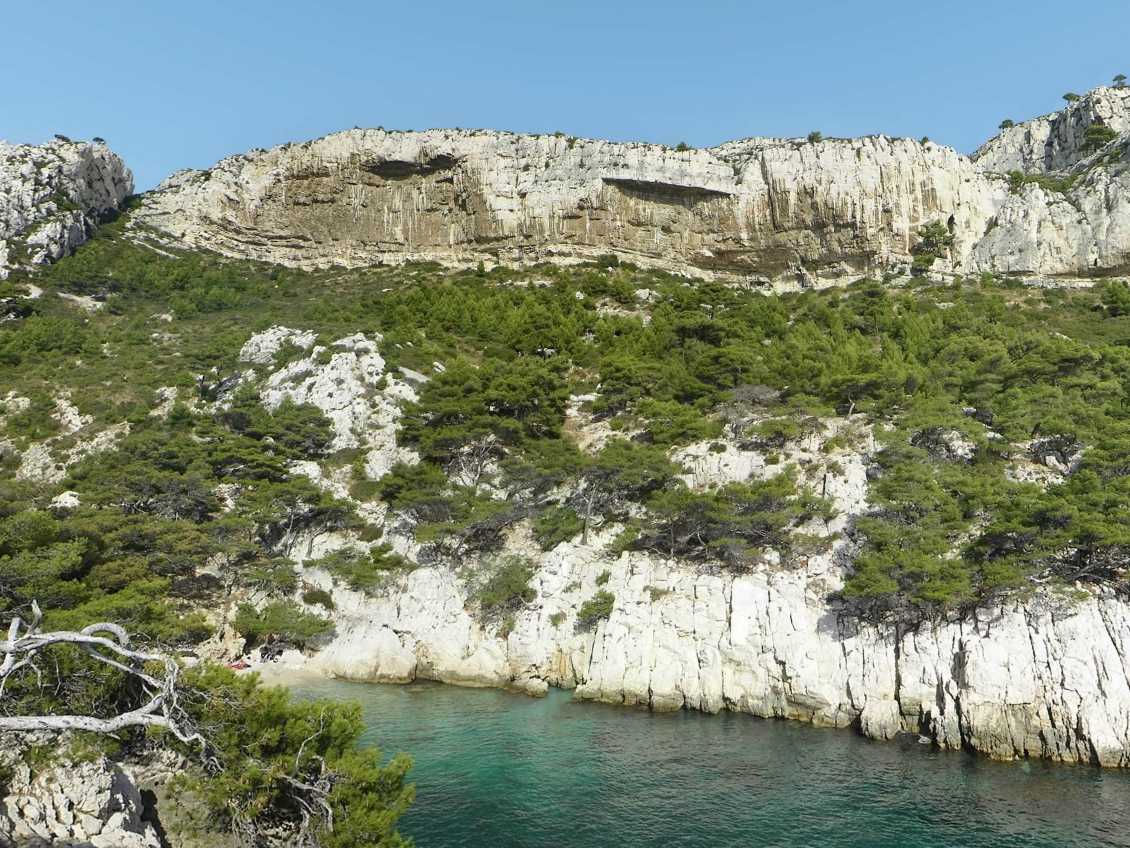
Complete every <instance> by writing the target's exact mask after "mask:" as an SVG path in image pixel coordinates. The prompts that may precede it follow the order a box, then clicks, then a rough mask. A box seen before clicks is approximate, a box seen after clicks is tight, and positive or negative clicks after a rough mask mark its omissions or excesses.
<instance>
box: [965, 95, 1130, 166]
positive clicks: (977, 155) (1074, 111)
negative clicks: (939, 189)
mask: <svg viewBox="0 0 1130 848" xmlns="http://www.w3.org/2000/svg"><path fill="white" fill-rule="evenodd" d="M1096 124H1098V125H1102V126H1107V127H1110V128H1111V129H1112V130H1114V131H1115V132H1116V133H1118V134H1119V135H1125V134H1126V133H1130V88H1105V87H1104V88H1096V89H1094V90H1092V91H1089V92H1087V93H1086V94H1085V95H1083V96H1082V97H1080V98H1079V99H1078V100H1074V101H1072V102H1070V103H1068V104H1067V108H1065V109H1062V110H1060V111H1059V112H1052V113H1051V114H1050V115H1044V116H1043V117H1042V118H1034V119H1032V120H1030V121H1024V122H1023V123H1019V124H1016V125H1015V126H1012V127H1008V128H1006V129H1002V130H1001V133H1000V135H998V136H995V137H994V138H992V139H990V140H989V141H987V142H985V143H984V144H983V145H981V147H979V148H978V149H977V150H976V151H975V152H974V153H973V155H972V157H971V158H972V159H973V161H974V162H976V163H977V166H978V167H979V168H981V170H983V171H993V172H996V173H998V174H1007V173H1008V172H1009V171H1022V172H1024V173H1026V174H1042V173H1047V172H1049V171H1061V170H1063V169H1064V168H1070V167H1071V166H1072V165H1074V164H1076V163H1077V162H1079V161H1080V160H1081V159H1083V158H1085V157H1086V155H1087V139H1086V132H1087V130H1088V129H1089V128H1090V127H1092V126H1094V125H1096Z"/></svg>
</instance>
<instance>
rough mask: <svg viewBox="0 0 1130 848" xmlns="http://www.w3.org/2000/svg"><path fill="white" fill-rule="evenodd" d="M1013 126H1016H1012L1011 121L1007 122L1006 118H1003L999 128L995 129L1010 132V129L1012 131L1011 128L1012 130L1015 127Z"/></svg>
mask: <svg viewBox="0 0 1130 848" xmlns="http://www.w3.org/2000/svg"><path fill="white" fill-rule="evenodd" d="M1015 126H1016V124H1014V123H1013V122H1012V121H1011V120H1009V119H1008V118H1005V119H1004V120H1003V121H1001V123H1000V126H999V127H997V129H1000V130H1010V129H1012V128H1013V127H1015Z"/></svg>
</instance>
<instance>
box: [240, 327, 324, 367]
mask: <svg viewBox="0 0 1130 848" xmlns="http://www.w3.org/2000/svg"><path fill="white" fill-rule="evenodd" d="M317 337H318V335H317V333H314V332H312V331H310V330H294V329H291V328H290V327H278V326H276V327H271V328H270V329H269V330H264V331H263V332H262V333H256V334H255V335H253V336H252V337H251V338H250V339H248V340H247V342H246V343H245V344H244V345H243V347H242V348H240V349H239V360H240V362H253V363H255V364H256V365H270V364H271V362H272V360H274V358H275V354H277V353H278V352H279V350H280V349H281V348H282V346H283V344H284V343H286V342H290V343H291V344H293V345H295V346H296V347H300V348H310V347H311V346H312V345H313V344H314V340H315V339H317Z"/></svg>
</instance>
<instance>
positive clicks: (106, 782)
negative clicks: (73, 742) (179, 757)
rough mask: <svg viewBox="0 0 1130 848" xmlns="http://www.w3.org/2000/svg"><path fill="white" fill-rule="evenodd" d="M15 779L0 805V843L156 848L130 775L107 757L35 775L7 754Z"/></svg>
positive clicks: (157, 842)
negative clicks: (37, 840)
mask: <svg viewBox="0 0 1130 848" xmlns="http://www.w3.org/2000/svg"><path fill="white" fill-rule="evenodd" d="M5 754H7V755H8V756H9V757H11V758H12V761H11V762H10V763H9V765H10V766H11V769H12V773H13V777H12V780H11V782H10V784H9V786H8V789H7V794H6V796H5V797H4V799H3V803H2V806H0V842H2V841H3V838H4V837H5V836H8V837H10V838H12V839H14V840H15V841H16V842H17V843H22V842H24V841H29V840H30V841H34V840H36V839H41V840H45V841H48V842H55V841H59V842H65V843H89V844H90V845H93V846H95V848H160V845H161V841H160V839H159V837H158V836H157V832H156V830H155V829H154V828H153V825H151V824H150V823H149V822H147V821H143V820H142V818H141V815H142V811H143V804H142V799H141V792H140V791H139V790H138V787H137V782H136V780H135V779H134V777H133V775H132V774H131V773H130V772H129V771H128V770H126V769H124V768H123V767H122V766H120V765H118V764H115V763H112V762H110V761H109V760H107V759H106V758H105V757H100V758H99V759H97V760H95V761H93V762H78V763H73V762H70V761H68V760H65V759H63V760H60V761H59V762H57V763H55V764H53V765H49V766H46V767H43V768H41V769H37V770H36V771H35V772H34V773H33V772H32V770H31V769H30V768H29V767H28V766H27V764H26V763H25V762H23V761H22V758H20V757H19V753H18V745H13V747H12V748H11V749H10V750H8V751H5Z"/></svg>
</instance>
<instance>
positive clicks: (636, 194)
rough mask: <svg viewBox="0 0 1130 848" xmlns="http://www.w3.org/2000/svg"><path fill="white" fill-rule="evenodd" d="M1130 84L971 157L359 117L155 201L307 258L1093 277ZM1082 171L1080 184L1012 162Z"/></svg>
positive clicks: (238, 161)
mask: <svg viewBox="0 0 1130 848" xmlns="http://www.w3.org/2000/svg"><path fill="white" fill-rule="evenodd" d="M1128 92H1130V90H1125V91H1124V90H1122V89H1096V90H1095V91H1093V92H1091V93H1089V94H1088V95H1086V96H1085V97H1083V98H1082V99H1080V100H1078V101H1076V102H1073V103H1071V104H1069V105H1068V107H1067V108H1066V109H1064V110H1063V111H1062V112H1059V113H1056V114H1054V115H1050V116H1047V117H1045V118H1038V119H1036V120H1034V121H1028V122H1025V123H1023V124H1020V125H1018V126H1016V127H1013V128H1011V129H1008V130H1005V131H1003V132H1002V133H1001V134H1000V135H999V136H997V137H996V138H995V139H993V140H992V141H991V142H989V143H987V144H986V145H985V146H984V147H982V148H981V149H980V150H979V151H977V153H976V154H975V155H974V157H973V158H972V159H970V158H966V157H965V156H961V155H960V154H958V153H956V152H954V151H953V150H952V149H950V148H947V147H940V146H938V145H935V144H932V143H930V142H924V143H920V142H917V141H914V140H911V139H892V138H885V137H883V136H874V137H868V138H859V139H850V140H848V139H829V140H823V141H818V142H808V141H805V140H801V139H760V138H755V139H747V140H745V141H738V142H731V143H728V144H723V145H721V146H719V147H715V148H711V149H708V150H682V151H680V150H673V149H671V148H668V147H664V146H661V145H649V144H615V143H611V142H605V141H593V140H588V139H574V138H566V137H564V136H523V135H513V134H510V133H498V132H490V131H458V130H456V131H448V130H429V131H427V132H419V133H417V132H408V133H401V132H393V133H390V132H385V131H384V130H351V131H348V132H343V133H338V134H336V135H331V136H327V137H325V138H322V139H319V140H317V141H311V142H306V143H304V144H286V145H282V146H279V147H275V148H272V149H271V150H256V151H252V152H250V153H248V154H246V155H242V156H233V157H231V158H229V159H225V160H223V161H222V162H219V163H218V164H217V165H216V166H215V167H213V168H211V169H210V170H207V171H181V172H179V173H177V174H175V175H173V176H172V177H170V178H169V179H168V180H166V181H165V182H164V183H162V184H161V185H160V186H159V187H158V189H157V190H156V191H154V192H152V193H150V194H148V195H146V196H145V199H144V203H143V208H142V209H141V211H140V212H139V213H138V216H139V220H140V221H142V222H144V223H145V224H148V225H152V226H154V227H157V228H158V229H160V230H163V231H165V232H166V233H167V234H169V235H170V236H172V237H175V239H176V240H177V241H178V242H182V243H187V244H190V245H195V246H197V247H205V248H209V249H212V250H216V251H219V252H220V253H224V254H227V255H231V256H239V257H250V258H254V259H260V260H266V261H270V262H278V263H282V264H284V265H295V266H302V267H315V266H323V267H324V266H329V265H334V264H337V265H344V266H349V267H352V266H359V265H367V264H372V263H376V262H382V261H392V262H400V261H405V260H437V261H440V262H445V263H456V264H460V263H461V264H467V263H472V262H476V261H480V260H485V261H488V262H505V263H509V264H517V263H526V262H535V261H539V260H546V259H549V260H563V261H572V260H580V259H592V258H595V257H596V256H598V255H600V254H603V253H609V252H611V253H615V254H617V255H619V256H621V257H622V258H625V259H631V260H633V261H636V262H637V263H640V264H643V265H649V266H655V267H660V268H665V269H667V270H670V271H674V272H679V273H694V274H697V275H703V276H707V277H715V278H718V279H722V280H728V281H731V282H742V283H747V284H758V285H772V286H773V287H774V288H777V289H789V288H795V287H797V286H806V285H819V284H821V283H830V282H838V281H845V280H854V279H858V278H860V277H862V276H871V277H874V278H882V277H884V276H885V275H891V274H893V275H896V276H897V275H902V274H906V273H907V272H908V269H909V267H910V262H911V259H912V256H911V253H910V251H911V248H912V247H913V246H914V245H915V243H916V242H917V240H918V235H917V233H918V231H919V229H920V228H921V227H922V226H923V225H925V224H927V223H931V222H938V223H942V224H944V225H945V226H946V227H947V228H948V230H949V231H950V233H951V234H952V235H953V239H954V243H953V245H952V247H950V248H949V249H948V250H946V251H945V255H944V256H942V257H940V258H939V260H938V262H937V263H936V265H935V267H934V269H933V270H934V271H936V272H942V273H958V274H967V273H979V272H983V271H988V272H990V273H994V274H1009V275H1015V276H1030V277H1065V276H1069V277H1081V278H1089V277H1093V276H1102V275H1109V274H1115V273H1122V272H1124V271H1125V269H1126V268H1127V261H1128V260H1127V257H1128V256H1130V183H1128V182H1127V180H1130V176H1128V175H1127V169H1126V150H1127V145H1126V144H1125V143H1123V142H1125V141H1126V139H1127V138H1130V136H1123V138H1122V140H1121V141H1117V142H1114V143H1112V144H1110V145H1107V146H1106V147H1104V148H1103V149H1102V150H1100V151H1095V150H1094V149H1093V148H1088V146H1087V141H1086V138H1085V133H1086V131H1087V129H1088V128H1089V127H1091V126H1092V125H1095V124H1103V125H1105V126H1108V127H1110V128H1111V129H1112V130H1114V131H1115V132H1119V133H1127V132H1130V111H1128V110H1130V106H1128V104H1130V93H1128ZM1067 167H1071V168H1072V169H1074V170H1073V173H1075V174H1077V179H1076V181H1075V184H1074V186H1073V188H1072V190H1071V191H1066V189H1064V190H1063V191H1059V190H1053V188H1052V187H1051V186H1050V185H1049V184H1045V185H1044V187H1040V186H1037V185H1027V186H1024V187H1023V188H1022V189H1020V190H1017V188H1016V187H1015V186H1012V185H1010V183H1009V181H1008V180H1007V179H1005V178H1004V177H1001V176H999V174H1001V173H1004V172H1008V171H1012V170H1021V171H1024V172H1026V173H1033V174H1035V173H1041V174H1042V173H1045V172H1051V171H1056V170H1057V169H1063V168H1067Z"/></svg>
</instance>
